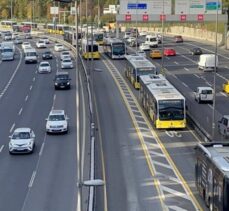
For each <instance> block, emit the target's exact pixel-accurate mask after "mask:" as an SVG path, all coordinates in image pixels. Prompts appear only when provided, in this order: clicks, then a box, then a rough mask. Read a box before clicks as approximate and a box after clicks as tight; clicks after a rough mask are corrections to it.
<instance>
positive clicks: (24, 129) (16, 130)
mask: <svg viewBox="0 0 229 211" xmlns="http://www.w3.org/2000/svg"><path fill="white" fill-rule="evenodd" d="M30 131H31V129H30V128H28V127H21V128H17V129H15V130H14V132H30Z"/></svg>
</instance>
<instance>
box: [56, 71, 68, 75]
mask: <svg viewBox="0 0 229 211" xmlns="http://www.w3.org/2000/svg"><path fill="white" fill-rule="evenodd" d="M56 75H69V73H68V72H64V71H62V72H57V73H56Z"/></svg>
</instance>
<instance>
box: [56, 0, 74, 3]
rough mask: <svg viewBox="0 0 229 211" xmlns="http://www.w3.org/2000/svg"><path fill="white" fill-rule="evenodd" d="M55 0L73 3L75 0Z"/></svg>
mask: <svg viewBox="0 0 229 211" xmlns="http://www.w3.org/2000/svg"><path fill="white" fill-rule="evenodd" d="M53 1H58V2H62V3H72V1H73V0H53Z"/></svg>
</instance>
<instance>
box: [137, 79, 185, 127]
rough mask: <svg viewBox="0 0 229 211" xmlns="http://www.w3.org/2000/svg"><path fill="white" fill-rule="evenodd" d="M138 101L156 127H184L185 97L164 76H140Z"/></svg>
mask: <svg viewBox="0 0 229 211" xmlns="http://www.w3.org/2000/svg"><path fill="white" fill-rule="evenodd" d="M140 101H141V102H142V105H143V107H144V109H145V110H146V112H147V113H148V115H149V117H150V119H151V120H152V122H153V125H154V126H155V127H156V128H160V129H161V128H163V129H166V128H185V127H186V109H185V98H184V96H183V95H182V94H181V93H180V92H179V91H178V90H177V89H176V88H175V87H174V86H173V85H172V84H171V83H169V81H167V80H166V78H165V77H164V76H162V75H158V76H155V75H154V76H153V77H152V75H147V76H140Z"/></svg>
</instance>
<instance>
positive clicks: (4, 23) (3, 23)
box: [1, 20, 17, 29]
mask: <svg viewBox="0 0 229 211" xmlns="http://www.w3.org/2000/svg"><path fill="white" fill-rule="evenodd" d="M14 25H17V22H16V21H8V20H2V21H1V26H2V27H3V28H7V29H13V26H14Z"/></svg>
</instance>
